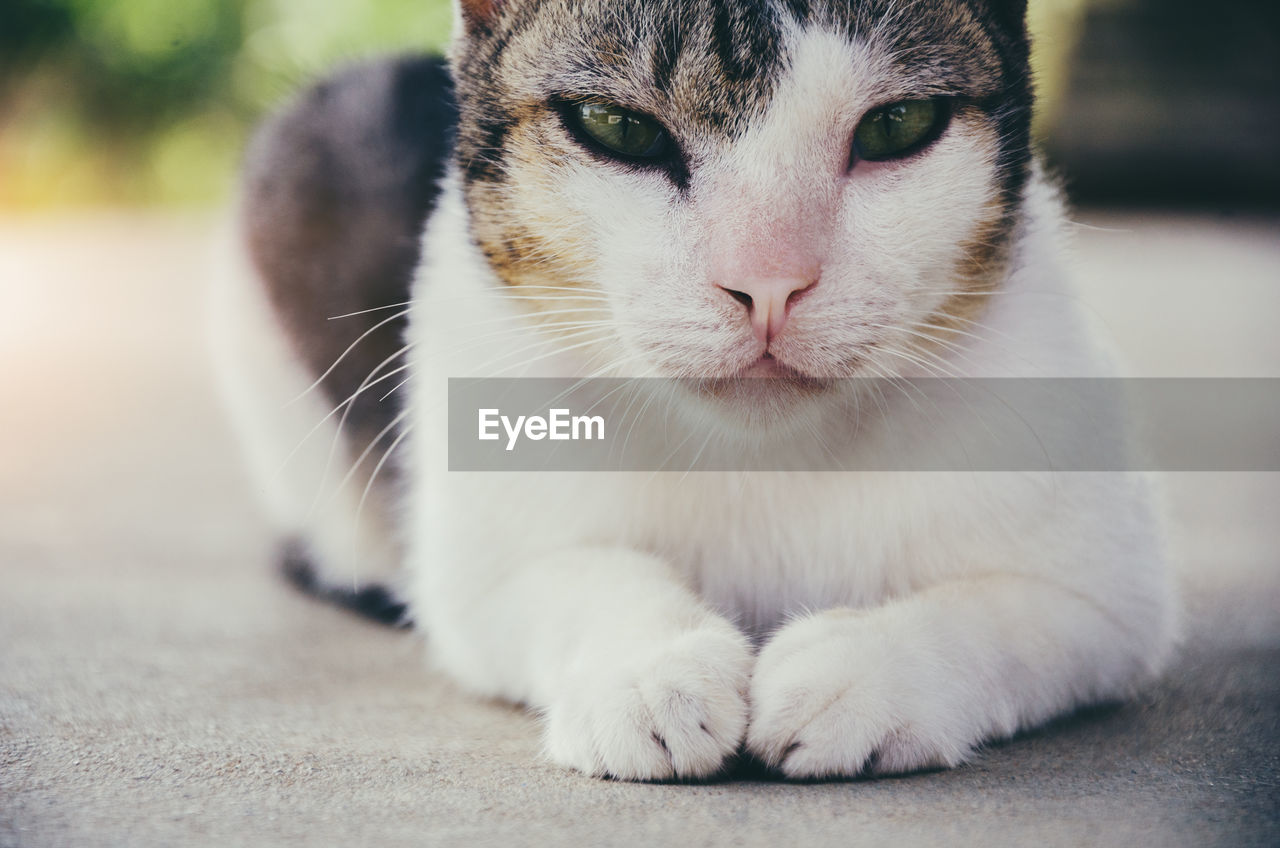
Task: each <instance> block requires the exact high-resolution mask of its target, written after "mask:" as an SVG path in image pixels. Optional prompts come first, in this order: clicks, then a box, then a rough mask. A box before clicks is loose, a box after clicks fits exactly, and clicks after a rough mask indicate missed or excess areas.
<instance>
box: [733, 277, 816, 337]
mask: <svg viewBox="0 0 1280 848" xmlns="http://www.w3.org/2000/svg"><path fill="white" fill-rule="evenodd" d="M813 283H814V281H813V280H811V279H805V278H803V277H747V278H744V279H739V280H735V281H734V283H733V285H732V286H725V285H722V286H720V288H722V289H724V290H725V291H727V292H728V293H729V294H730V295H732V296H733V298H734V300H736V301H738V302H739V303H741V304H743V305H744V306H746V307H747V315H748V317H750V319H751V329H752V330H754V331H755V334H756V338H758V339H759V340H760V341H762V342H764V343H765V344H766V345H767V344H768V343H769V342H770V340H772V339H773V338H775V337H776V336H777V335H778V334H779V333H781V332H782V327H783V325H784V324H786V323H787V313H788V312H789V311H790V309H791V307H792V305H794V304H795V301H796V298H797V297H799V296H800V295H801V294H802V293H803V292H806V291H808V290H809V289H810V288H811V287H812V286H813Z"/></svg>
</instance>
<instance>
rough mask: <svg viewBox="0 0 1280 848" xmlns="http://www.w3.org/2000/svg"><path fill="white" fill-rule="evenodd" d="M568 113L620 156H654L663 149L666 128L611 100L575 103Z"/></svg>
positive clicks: (664, 147) (586, 130)
mask: <svg viewBox="0 0 1280 848" xmlns="http://www.w3.org/2000/svg"><path fill="white" fill-rule="evenodd" d="M571 114H572V117H573V118H574V120H575V121H576V122H577V124H578V126H579V127H581V128H582V131H583V132H584V133H586V134H587V135H589V136H591V138H592V139H594V140H595V141H596V142H598V143H599V144H601V145H603V146H604V147H606V148H608V149H609V150H611V151H613V152H614V153H617V154H619V155H621V156H626V157H631V158H634V159H656V158H657V157H659V156H661V155H662V154H664V153H666V152H667V145H668V143H669V141H668V138H667V131H666V130H664V129H663V128H662V125H661V124H659V123H658V122H657V121H655V120H654V119H653V118H650V117H648V116H647V115H641V114H639V113H637V112H632V111H631V110H630V109H624V108H622V107H621V106H615V105H614V104H612V103H578V104H576V105H575V106H574V107H573V111H572V113H571Z"/></svg>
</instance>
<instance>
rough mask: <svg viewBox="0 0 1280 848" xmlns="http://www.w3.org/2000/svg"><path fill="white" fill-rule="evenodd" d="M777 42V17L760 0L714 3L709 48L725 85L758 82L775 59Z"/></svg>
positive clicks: (731, 0) (730, 0) (762, 0)
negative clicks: (717, 61)
mask: <svg viewBox="0 0 1280 848" xmlns="http://www.w3.org/2000/svg"><path fill="white" fill-rule="evenodd" d="M778 41H779V34H778V22H777V18H776V17H775V15H774V12H773V9H772V8H771V7H770V6H769V5H768V4H767V3H766V2H765V1H764V0H737V2H733V0H728V2H725V0H721V2H718V3H716V4H715V11H714V13H713V15H712V25H711V46H712V49H713V50H714V51H715V54H716V58H717V59H719V61H720V68H721V70H722V72H723V73H724V79H725V81H726V82H728V83H731V84H739V83H743V82H746V81H749V80H755V79H758V78H759V77H760V76H761V75H762V74H763V73H764V72H765V71H766V70H767V69H768V68H769V65H770V63H771V60H773V59H775V58H776V57H777V53H778Z"/></svg>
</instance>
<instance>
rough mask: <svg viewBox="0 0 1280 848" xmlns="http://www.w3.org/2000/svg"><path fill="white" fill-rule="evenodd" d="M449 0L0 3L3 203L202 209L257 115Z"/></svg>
mask: <svg viewBox="0 0 1280 848" xmlns="http://www.w3.org/2000/svg"><path fill="white" fill-rule="evenodd" d="M449 26H450V10H449V2H448V0H378V2H368V0H325V1H324V2H319V1H318V0H176V2H175V0H0V205H4V206H26V207H30V206H53V205H62V206H65V205H82V204H88V203H95V204H98V203H104V202H105V203H144V202H168V203H173V202H177V203H205V202H209V201H213V200H216V199H218V198H219V197H220V196H222V195H224V194H225V192H226V191H227V189H228V188H229V185H230V180H229V179H228V175H229V173H230V172H231V171H232V169H233V168H234V165H235V162H236V160H237V157H238V153H239V150H240V148H241V146H242V144H243V139H244V135H245V133H246V132H247V130H248V128H249V127H250V126H251V125H252V123H253V121H254V120H255V119H256V118H257V117H258V116H259V115H261V113H262V112H263V111H265V110H266V109H267V108H269V107H270V105H271V104H273V103H275V102H277V101H278V100H280V99H281V98H283V97H285V96H287V95H288V93H289V92H291V91H293V90H294V89H295V88H297V87H298V86H300V85H301V84H303V83H304V82H305V81H306V80H308V79H311V78H313V77H315V76H317V75H319V74H322V73H324V72H325V71H326V70H327V69H329V68H331V67H332V66H333V65H335V64H339V63H342V62H345V61H354V60H356V59H358V58H360V57H362V56H366V55H369V54H371V53H377V52H386V51H395V50H439V49H441V48H442V46H443V45H444V43H445V41H446V39H447V37H448V32H449Z"/></svg>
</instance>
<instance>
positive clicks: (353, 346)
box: [285, 309, 409, 406]
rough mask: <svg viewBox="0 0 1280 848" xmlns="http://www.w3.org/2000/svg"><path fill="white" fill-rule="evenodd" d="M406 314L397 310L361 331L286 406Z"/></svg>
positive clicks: (322, 380)
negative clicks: (358, 346)
mask: <svg viewBox="0 0 1280 848" xmlns="http://www.w3.org/2000/svg"><path fill="white" fill-rule="evenodd" d="M408 314H409V310H407V309H405V310H403V311H401V312H397V313H396V314H395V315H392V316H390V317H388V318H383V319H382V320H381V321H379V322H378V323H376V324H374V325H373V326H372V327H370V328H369V329H367V330H365V331H364V332H363V333H361V334H360V335H359V336H357V337H356V340H355V341H353V342H352V343H351V344H349V345H347V348H346V350H344V351H343V352H342V353H340V354H338V358H337V359H335V360H334V361H333V364H332V365H330V366H329V367H328V368H326V369H325V370H324V373H322V374H321V375H320V376H319V377H317V378H316V379H315V381H314V382H313V383H312V384H311V385H309V386H307V388H306V389H304V390H303V391H302V393H301V394H299V395H298V396H297V397H295V398H293V399H292V400H290V401H289V403H287V404H285V406H288V405H289V404H293V403H297V402H298V401H299V400H301V399H302V398H304V397H306V396H307V395H308V394H310V393H311V392H312V391H314V390H315V388H316V387H317V386H319V385H320V384H321V383H323V382H324V381H325V378H326V377H328V376H329V375H330V374H332V373H333V370H334V369H335V368H337V367H338V366H339V365H341V364H342V361H343V360H344V359H346V358H347V356H348V355H349V354H350V353H351V351H353V350H355V349H356V346H357V345H359V344H360V342H362V341H364V340H365V339H367V338H369V336H371V335H373V334H374V333H375V332H377V331H378V330H379V329H381V328H382V327H385V326H386V325H387V324H390V323H391V322H392V321H397V320H399V319H401V318H404V317H405V316H407V315H408Z"/></svg>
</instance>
